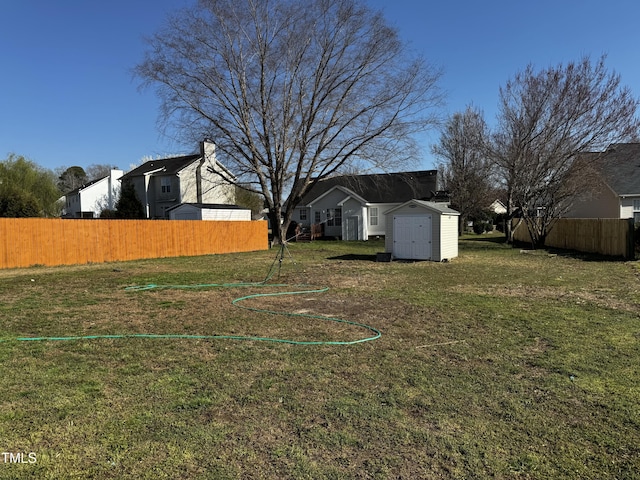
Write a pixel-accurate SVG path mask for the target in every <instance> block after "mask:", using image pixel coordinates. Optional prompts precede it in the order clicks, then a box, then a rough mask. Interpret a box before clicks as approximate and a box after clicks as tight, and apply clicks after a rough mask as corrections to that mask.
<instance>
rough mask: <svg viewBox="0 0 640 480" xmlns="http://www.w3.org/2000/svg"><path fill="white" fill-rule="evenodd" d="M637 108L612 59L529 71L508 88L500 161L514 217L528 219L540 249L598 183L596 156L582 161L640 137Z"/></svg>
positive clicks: (498, 141)
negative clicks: (610, 67) (591, 153)
mask: <svg viewBox="0 0 640 480" xmlns="http://www.w3.org/2000/svg"><path fill="white" fill-rule="evenodd" d="M637 107H638V99H636V98H634V97H633V95H632V93H631V91H630V90H629V89H628V88H626V87H623V86H621V82H620V76H619V75H617V74H615V73H609V72H608V71H607V69H606V67H605V57H601V58H600V59H599V60H598V62H596V63H592V62H591V60H590V59H589V58H588V57H585V58H583V59H582V60H581V61H579V62H570V63H567V64H566V65H562V64H561V65H558V66H556V67H551V68H547V69H543V70H540V71H535V70H534V68H533V66H531V65H529V66H528V67H527V68H526V69H525V70H524V71H522V72H519V73H517V74H516V75H515V77H514V78H513V79H512V80H510V81H508V82H507V84H506V85H505V87H504V88H501V89H500V110H499V114H498V129H497V130H496V132H495V134H494V136H493V157H494V159H495V161H496V165H497V167H498V171H499V173H500V177H501V179H502V181H503V182H504V186H505V188H506V190H507V214H508V215H513V214H514V212H515V211H516V209H517V210H518V212H519V213H521V216H522V219H523V220H524V223H525V224H526V226H527V228H528V230H529V233H530V235H531V239H532V242H533V245H534V246H541V245H544V241H545V239H546V236H547V234H548V233H549V231H550V229H551V228H552V227H553V224H554V223H555V221H556V220H557V219H558V218H559V217H561V216H562V215H563V214H564V213H566V212H567V211H568V210H569V209H570V207H571V205H572V204H573V202H574V201H575V199H576V198H578V196H579V194H580V193H581V192H582V191H584V190H585V189H587V188H589V185H590V184H591V183H592V182H593V175H594V172H595V170H594V169H593V160H594V159H593V156H587V155H582V154H583V153H585V152H589V151H604V149H605V148H606V147H607V146H608V145H609V144H611V143H615V142H618V141H622V140H625V139H630V138H635V137H636V136H637V134H638V131H639V130H638V129H639V127H640V122H639V121H638V118H637V117H636V110H637ZM509 224H510V223H509ZM508 234H509V235H508V238H509V240H512V238H511V232H510V231H509V232H508Z"/></svg>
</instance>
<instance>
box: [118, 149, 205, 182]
mask: <svg viewBox="0 0 640 480" xmlns="http://www.w3.org/2000/svg"><path fill="white" fill-rule="evenodd" d="M200 158H202V155H200V154H199V153H195V154H193V155H183V156H180V157H171V158H161V159H158V160H149V161H148V162H145V163H143V164H142V165H140V166H139V167H136V168H134V169H133V170H131V171H129V172H127V173H125V174H124V175H123V176H122V178H123V179H126V178H130V177H137V176H141V175H144V174H145V173H149V172H153V171H154V170H158V169H160V168H161V169H163V171H162V173H163V174H166V175H173V174H176V173H178V172H179V171H180V170H182V169H184V168H185V167H187V166H189V165H191V164H192V163H193V162H195V161H196V160H200Z"/></svg>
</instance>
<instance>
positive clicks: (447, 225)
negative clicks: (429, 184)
mask: <svg viewBox="0 0 640 480" xmlns="http://www.w3.org/2000/svg"><path fill="white" fill-rule="evenodd" d="M385 216H386V235H385V251H386V252H387V253H391V254H392V255H393V256H394V258H402V257H400V256H398V254H397V253H398V248H399V249H400V253H401V254H404V253H405V252H406V251H407V248H403V246H402V245H403V243H406V242H407V239H406V238H395V236H396V235H416V232H424V235H425V236H427V238H423V239H416V238H411V239H409V241H414V242H415V241H418V242H424V243H425V246H417V247H413V251H414V252H425V251H427V250H425V249H426V248H428V246H430V255H429V258H420V257H421V256H425V255H421V254H420V253H415V254H414V256H409V257H408V258H413V259H420V260H433V261H436V262H440V261H443V260H449V259H452V258H455V257H457V256H458V216H459V213H458V212H456V211H455V210H452V209H450V208H448V207H446V206H444V205H442V204H438V203H433V202H424V201H420V200H410V201H408V202H406V203H403V204H402V205H400V206H398V207H396V208H393V209H391V210H389V211H387V212H386V213H385ZM405 217H414V218H417V219H425V222H426V219H427V218H429V217H430V220H429V223H430V228H423V229H420V228H418V227H416V228H414V229H413V230H411V229H410V228H409V229H406V228H405V229H396V228H395V227H396V223H397V222H398V219H402V218H405ZM400 222H401V223H403V224H406V223H407V222H405V221H403V220H400ZM429 242H430V243H429ZM405 258H407V257H405Z"/></svg>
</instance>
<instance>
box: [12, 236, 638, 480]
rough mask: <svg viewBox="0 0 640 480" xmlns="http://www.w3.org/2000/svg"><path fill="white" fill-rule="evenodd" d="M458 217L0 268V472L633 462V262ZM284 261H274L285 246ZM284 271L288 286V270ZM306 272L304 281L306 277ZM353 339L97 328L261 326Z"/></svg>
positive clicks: (451, 469) (309, 471)
mask: <svg viewBox="0 0 640 480" xmlns="http://www.w3.org/2000/svg"><path fill="white" fill-rule="evenodd" d="M499 240H500V239H499V238H497V237H485V236H482V237H476V236H470V237H465V238H463V239H462V240H461V242H460V256H459V258H456V259H455V260H453V261H452V262H449V263H433V262H415V263H404V262H392V263H382V262H380V263H378V262H375V253H376V252H379V251H382V249H383V245H382V243H380V242H377V241H373V242H355V243H338V242H314V243H306V244H291V245H290V246H289V252H290V254H291V255H290V256H289V255H288V254H287V255H286V256H285V258H284V260H283V262H282V268H281V270H280V272H279V275H277V274H276V276H275V277H274V278H273V279H272V283H287V284H290V285H300V284H313V285H318V286H327V287H329V288H330V289H329V290H328V291H326V292H324V293H299V294H296V295H279V296H264V297H257V298H249V299H247V300H245V301H243V302H242V303H241V305H242V306H245V307H250V308H256V309H270V310H281V311H288V312H295V313H297V314H298V315H297V316H294V317H291V316H281V315H270V314H268V313H265V312H261V311H250V310H246V309H240V308H237V307H235V306H233V305H232V304H231V301H232V300H233V299H235V298H238V297H241V296H246V295H249V294H253V293H277V292H281V291H286V290H287V288H286V287H275V286H270V287H237V288H188V289H153V290H148V291H137V292H131V291H126V290H125V287H127V286H131V285H146V284H150V283H153V284H161V285H162V284H173V285H193V284H201V283H225V282H254V281H260V280H262V279H263V278H264V277H265V275H266V273H267V271H268V269H269V267H270V266H271V265H272V263H273V262H274V258H275V255H276V251H275V250H272V251H267V252H258V253H248V254H230V255H217V256H205V257H191V258H178V259H158V260H145V261H135V262H127V263H110V264H103V265H87V266H76V267H58V268H44V267H34V268H30V269H19V270H4V271H0V338H2V339H3V340H4V341H3V342H0V378H1V380H2V384H1V389H0V479H22V478H25V479H26V478H38V479H67V478H77V479H80V478H96V479H111V478H113V479H120V478H135V479H145V478H148V479H154V480H157V479H164V478H167V479H169V478H170V479H174V478H184V479H193V478H203V479H204V478H207V479H208V478H214V479H215V478H221V479H224V478H231V479H235V478H243V479H245V478H308V479H320V478H332V479H348V478H367V479H369V478H379V479H387V478H394V479H395V478H421V479H430V478H460V479H471V478H497V479H525V478H531V479H560V478H571V479H573V478H576V479H633V478H640V266H639V264H638V262H622V261H601V260H600V259H596V258H589V257H576V256H563V255H552V254H549V253H547V252H545V251H537V252H533V253H529V254H524V253H521V252H520V250H518V249H512V248H510V247H508V246H505V245H504V244H503V243H501V242H500V241H499ZM278 264H279V262H276V265H278ZM289 290H290V288H289ZM298 290H300V288H298ZM300 314H302V315H314V316H331V317H335V318H339V319H344V320H347V321H351V322H358V323H364V324H367V325H371V326H373V327H375V328H377V329H379V330H380V331H381V332H382V336H381V337H380V338H379V339H377V340H373V341H367V342H362V343H356V344H352V345H295V344H287V343H277V342H261V341H251V340H230V339H193V338H192V339H189V338H183V339H177V338H172V339H170V338H152V339H150V338H119V339H118V338H112V339H104V338H101V339H87V340H74V341H29V342H27V341H18V340H16V338H18V337H42V336H46V337H63V336H86V335H108V334H142V333H154V334H185V335H234V336H260V337H270V338H278V339H293V340H300V341H317V340H321V341H353V340H358V339H362V338H366V337H369V336H371V331H367V330H365V329H363V328H361V327H358V326H357V325H350V324H345V323H336V322H327V321H324V320H322V319H320V318H310V317H306V316H300Z"/></svg>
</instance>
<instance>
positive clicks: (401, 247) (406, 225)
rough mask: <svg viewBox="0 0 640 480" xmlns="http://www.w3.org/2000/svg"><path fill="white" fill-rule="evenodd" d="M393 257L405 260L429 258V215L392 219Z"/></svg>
mask: <svg viewBox="0 0 640 480" xmlns="http://www.w3.org/2000/svg"><path fill="white" fill-rule="evenodd" d="M393 256H394V257H395V258H402V259H407V260H429V259H430V258H431V215H415V216H409V215H401V216H394V217H393Z"/></svg>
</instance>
